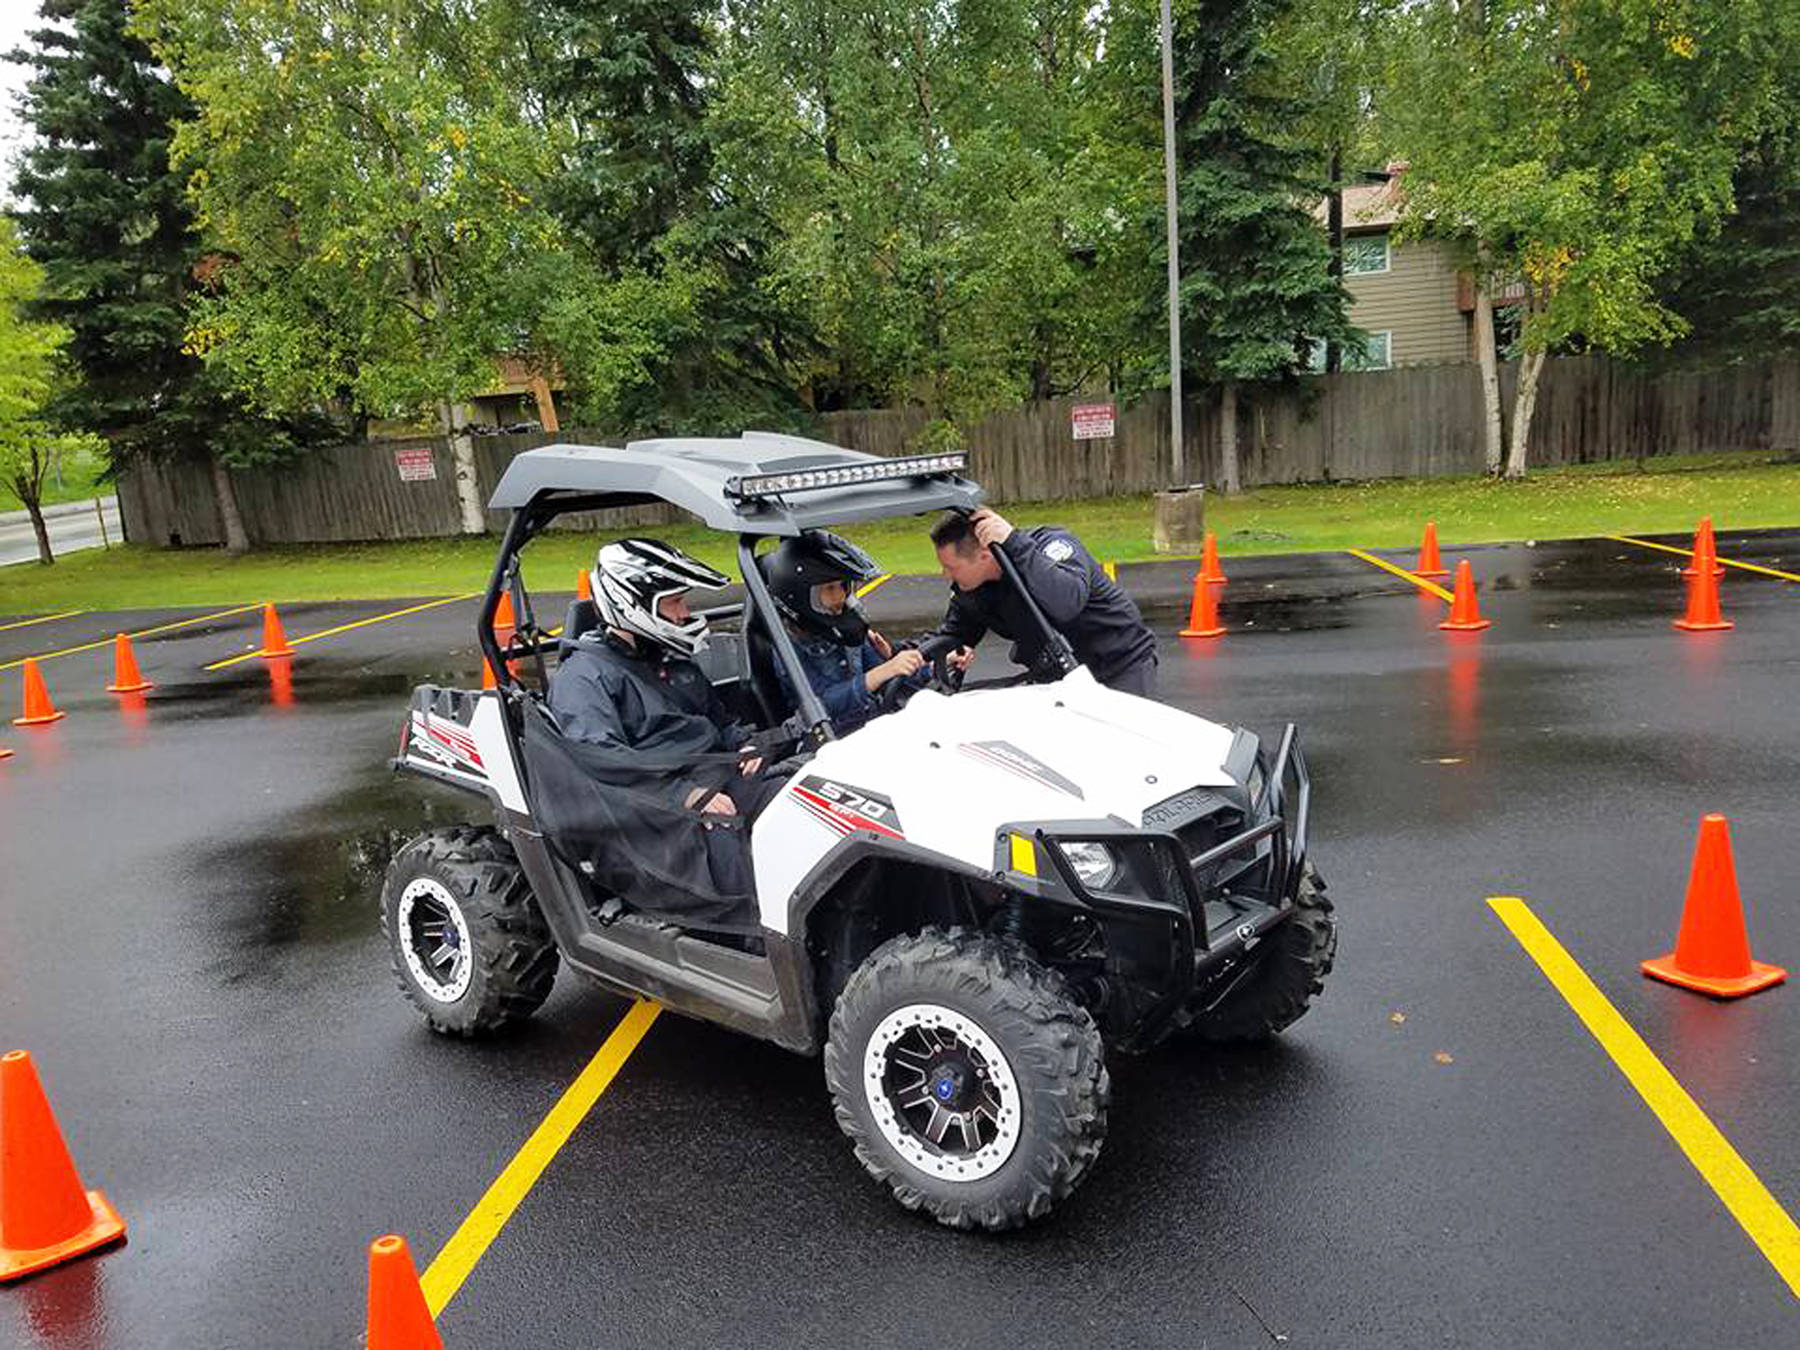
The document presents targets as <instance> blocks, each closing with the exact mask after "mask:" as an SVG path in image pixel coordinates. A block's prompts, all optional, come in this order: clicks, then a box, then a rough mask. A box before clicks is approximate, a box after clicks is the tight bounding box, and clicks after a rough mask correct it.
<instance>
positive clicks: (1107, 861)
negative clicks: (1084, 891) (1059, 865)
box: [1059, 844, 1119, 891]
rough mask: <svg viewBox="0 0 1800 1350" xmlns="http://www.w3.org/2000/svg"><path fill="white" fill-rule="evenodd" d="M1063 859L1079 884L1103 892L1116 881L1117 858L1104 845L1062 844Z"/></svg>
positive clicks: (1117, 872)
mask: <svg viewBox="0 0 1800 1350" xmlns="http://www.w3.org/2000/svg"><path fill="white" fill-rule="evenodd" d="M1059 847H1060V848H1061V849H1062V855H1063V858H1064V859H1065V860H1066V861H1067V862H1068V864H1069V866H1070V867H1072V868H1074V869H1075V875H1076V876H1078V877H1080V878H1081V884H1082V885H1083V886H1086V887H1088V888H1089V889H1090V890H1096V891H1103V890H1105V889H1106V888H1107V887H1108V886H1110V885H1112V883H1113V882H1114V881H1115V880H1117V879H1118V875H1119V857H1118V855H1117V854H1116V853H1114V852H1113V851H1112V850H1111V849H1110V848H1108V847H1107V846H1106V845H1105V844H1062V845H1059Z"/></svg>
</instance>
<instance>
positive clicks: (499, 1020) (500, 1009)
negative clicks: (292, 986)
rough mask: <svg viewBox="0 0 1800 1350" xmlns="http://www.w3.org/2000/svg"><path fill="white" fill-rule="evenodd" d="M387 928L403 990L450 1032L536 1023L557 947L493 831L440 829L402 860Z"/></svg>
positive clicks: (384, 916) (388, 891)
mask: <svg viewBox="0 0 1800 1350" xmlns="http://www.w3.org/2000/svg"><path fill="white" fill-rule="evenodd" d="M381 928H382V932H383V933H385V934H386V936H387V940H388V954H389V956H390V957H391V958H392V960H393V966H394V976H395V978H396V979H398V980H399V982H400V989H401V991H402V992H403V993H405V995H406V996H407V998H409V999H411V1000H412V1002H413V1004H414V1006H415V1007H417V1008H418V1009H419V1011H420V1012H422V1013H424V1014H425V1020H426V1022H428V1023H429V1024H430V1025H431V1029H432V1030H433V1031H437V1032H442V1033H444V1034H445V1035H451V1036H479V1035H481V1034H483V1033H484V1032H489V1031H493V1030H496V1029H497V1028H499V1027H502V1026H504V1025H506V1024H507V1023H508V1022H512V1021H516V1020H517V1019H519V1018H523V1017H529V1016H530V1015H531V1014H532V1013H534V1012H536V1011H537V1009H538V1007H539V1006H540V1005H541V1004H542V1003H543V1001H544V1000H545V999H546V998H548V997H549V996H550V986H551V985H552V984H553V983H555V981H556V968H557V953H556V943H555V942H554V941H553V940H552V939H551V936H550V930H549V929H548V928H547V927H546V926H545V924H544V918H543V915H542V914H540V913H539V912H538V907H537V901H536V900H535V899H533V897H532V894H531V885H530V883H529V882H527V881H526V880H525V874H524V873H523V872H522V871H521V870H520V869H519V861H518V859H517V858H516V857H515V856H514V855H513V851H512V848H511V847H510V846H509V845H508V844H507V843H506V841H505V840H504V839H502V838H501V837H500V835H499V833H498V832H497V831H495V830H492V829H486V828H480V827H477V826H473V825H458V826H454V827H452V828H450V829H445V830H433V831H432V832H431V833H429V834H422V835H420V836H419V837H418V838H417V839H414V840H413V841H412V842H411V843H409V844H407V845H406V847H405V848H403V849H401V850H400V851H399V853H397V854H395V855H394V861H393V862H392V863H391V864H390V865H389V867H388V871H387V880H386V882H385V884H384V885H383V886H382V891H381ZM434 953H435V954H436V956H435V959H434Z"/></svg>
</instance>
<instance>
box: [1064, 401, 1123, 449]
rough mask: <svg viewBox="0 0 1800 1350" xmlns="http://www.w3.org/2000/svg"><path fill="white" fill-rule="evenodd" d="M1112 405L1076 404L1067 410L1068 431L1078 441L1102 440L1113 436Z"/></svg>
mask: <svg viewBox="0 0 1800 1350" xmlns="http://www.w3.org/2000/svg"><path fill="white" fill-rule="evenodd" d="M1114 415H1115V414H1114V410H1113V405H1112V404H1110V403H1077V404H1076V405H1075V406H1074V407H1073V408H1070V409H1069V431H1070V433H1071V434H1072V435H1073V436H1074V437H1075V439H1076V440H1078V441H1098V440H1104V439H1106V438H1107V437H1109V436H1111V435H1112V434H1113V420H1114Z"/></svg>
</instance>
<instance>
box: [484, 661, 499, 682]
mask: <svg viewBox="0 0 1800 1350" xmlns="http://www.w3.org/2000/svg"><path fill="white" fill-rule="evenodd" d="M481 687H482V688H483V689H498V688H499V687H500V681H498V680H496V679H495V678H494V666H493V663H492V662H491V661H489V660H488V659H487V657H485V656H484V657H482V658H481Z"/></svg>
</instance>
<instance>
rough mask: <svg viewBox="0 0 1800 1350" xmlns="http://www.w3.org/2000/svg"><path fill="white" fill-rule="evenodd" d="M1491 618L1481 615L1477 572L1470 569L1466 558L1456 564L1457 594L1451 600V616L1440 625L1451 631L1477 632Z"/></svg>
mask: <svg viewBox="0 0 1800 1350" xmlns="http://www.w3.org/2000/svg"><path fill="white" fill-rule="evenodd" d="M1489 622H1490V620H1487V619H1484V618H1482V617H1481V609H1480V606H1478V605H1477V604H1476V603H1475V574H1474V572H1472V571H1470V570H1469V560H1468V559H1467V558H1464V559H1463V560H1462V561H1461V562H1459V563H1457V564H1456V596H1455V598H1454V599H1453V600H1452V601H1451V602H1450V617H1449V618H1447V619H1445V620H1444V621H1443V622H1442V623H1440V624H1439V625H1438V627H1439V628H1442V629H1444V630H1446V631H1447V632H1451V633H1475V632H1479V631H1480V630H1481V629H1483V628H1486V627H1487V626H1488V624H1489Z"/></svg>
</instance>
